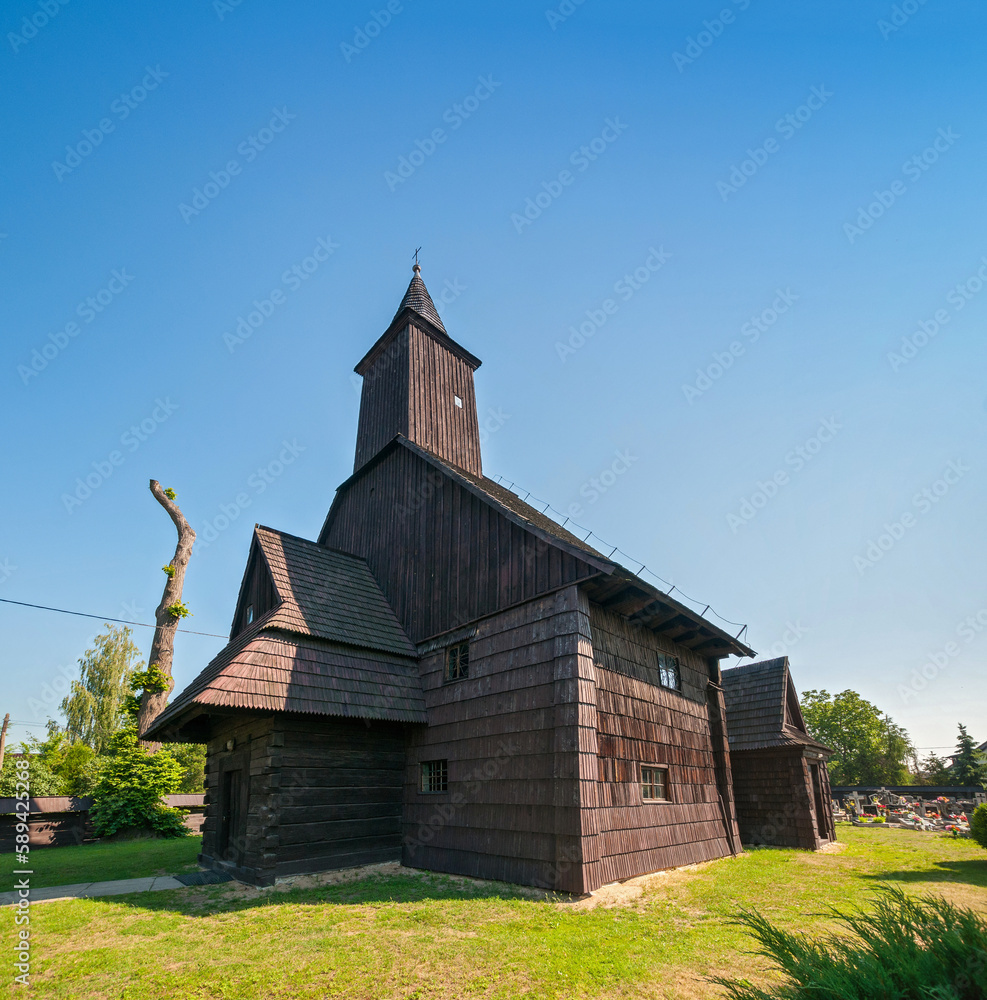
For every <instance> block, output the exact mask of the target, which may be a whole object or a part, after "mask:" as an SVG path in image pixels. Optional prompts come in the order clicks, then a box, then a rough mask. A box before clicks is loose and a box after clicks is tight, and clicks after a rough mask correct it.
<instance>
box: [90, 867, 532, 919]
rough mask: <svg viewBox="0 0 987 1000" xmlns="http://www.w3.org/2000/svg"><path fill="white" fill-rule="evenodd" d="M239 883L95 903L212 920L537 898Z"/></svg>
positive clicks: (406, 885)
mask: <svg viewBox="0 0 987 1000" xmlns="http://www.w3.org/2000/svg"><path fill="white" fill-rule="evenodd" d="M237 886H238V884H237V883H229V882H227V883H223V884H221V885H210V886H190V887H189V888H187V889H172V890H166V891H162V892H142V893H131V894H129V895H126V896H101V897H96V898H95V899H93V900H92V902H95V903H105V904H109V905H111V906H129V907H134V908H138V909H142V910H152V911H158V912H163V911H170V912H172V913H177V914H181V915H182V916H188V917H208V916H211V915H212V914H214V913H233V912H238V911H241V910H250V909H254V908H256V907H262V906H317V905H329V906H372V905H374V904H378V903H424V902H439V901H453V900H471V899H497V900H503V901H505V902H509V901H520V900H524V901H527V902H531V901H532V900H533V899H535V898H537V897H536V896H535V894H534V893H533V892H532V891H531V890H526V889H524V888H520V887H518V886H512V885H506V884H504V883H499V882H491V883H486V884H482V883H481V884H476V883H472V882H468V881H461V880H459V879H456V878H449V877H446V876H443V875H434V874H428V875H420V876H416V875H381V876H375V875H372V876H370V877H368V878H364V879H360V880H358V881H354V882H347V883H344V884H342V885H326V886H317V887H315V888H311V889H304V888H288V889H273V888H269V889H262V890H260V891H259V892H257V893H254V892H253V891H252V890H248V891H249V895H243V894H242V893H243V889H242V887H237Z"/></svg>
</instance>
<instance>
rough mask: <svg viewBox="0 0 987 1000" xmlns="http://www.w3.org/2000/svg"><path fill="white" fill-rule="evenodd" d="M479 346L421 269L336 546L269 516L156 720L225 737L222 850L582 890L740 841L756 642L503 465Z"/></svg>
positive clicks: (256, 860)
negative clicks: (640, 568)
mask: <svg viewBox="0 0 987 1000" xmlns="http://www.w3.org/2000/svg"><path fill="white" fill-rule="evenodd" d="M479 365H480V361H479V360H478V359H477V358H476V357H475V356H474V355H473V354H471V353H470V352H469V351H468V350H466V349H465V348H464V347H462V346H461V345H460V344H458V343H457V342H456V341H455V340H453V339H452V338H451V337H450V336H449V334H448V333H447V332H446V329H445V326H444V325H443V322H442V319H441V318H440V317H439V314H438V313H437V311H436V309H435V306H434V304H433V302H432V299H431V298H430V296H429V294H428V291H427V290H426V288H425V285H424V283H423V281H422V279H421V275H420V271H419V267H418V265H417V264H416V265H415V268H414V277H413V278H412V281H411V284H410V286H409V287H408V291H407V293H406V294H405V296H404V299H403V300H402V302H401V305H400V307H399V308H398V311H397V313H396V314H395V316H394V319H393V320H392V321H391V324H390V325H389V326H388V328H387V329H386V330H385V331H384V333H383V335H382V336H381V337H380V338H379V339H378V340H377V342H376V343H375V344H374V345H373V346H372V347H371V348H370V350H369V351H368V352H367V354H366V355H365V356H364V357H363V359H362V360H361V361H360V362H359V363H358V364H357V366H356V371H357V373H358V374H359V375H361V376H362V378H363V384H362V395H361V401H360V418H359V428H358V432H357V441H356V460H355V463H354V471H353V474H352V475H351V476H350V477H349V478H348V479H347V480H346V481H345V482H344V483H342V485H340V487H339V488H338V490H337V492H336V496H335V499H334V501H333V503H332V507H331V509H330V510H329V513H328V516H327V517H326V520H325V524H324V526H323V528H322V531H321V533H320V534H319V537H318V540H317V541H311V540H308V539H303V538H298V537H295V536H293V535H288V534H285V533H284V532H280V531H277V530H275V529H273V528H265V527H261V526H257V528H256V529H255V533H254V537H253V542H252V544H251V548H250V554H249V556H248V558H247V566H246V571H245V573H244V577H243V582H242V584H241V587H240V594H239V597H238V599H237V603H236V610H235V612H234V616H233V627H232V632H231V637H230V641H229V643H228V645H227V646H226V647H225V648H224V649H223V650H222V652H220V653H219V655H218V656H216V658H215V659H214V660H213V661H212V662H211V663H210V664H209V665H208V666H207V667H206V668H205V669H204V670H203V671H202V673H201V674H200V675H199V676H198V677H197V678H196V679H195V681H193V682H192V684H191V685H190V686H189V687H188V688H187V689H186V690H184V691H183V692H182V693H181V694H180V695H179V696H178V697H177V698H175V699H174V701H173V702H172V704H171V705H169V707H168V708H167V709H166V710H165V712H164V713H163V714H162V715H161V716H159V718H158V719H157V720H156V721H155V723H154V724H153V726H152V727H151V729H150V730H149V731H148V733H147V734H146V735H149V736H153V737H154V738H155V739H159V740H165V741H168V740H180V741H194V742H203V743H207V744H208V758H207V769H206V786H207V792H206V819H205V824H204V835H203V845H202V855H201V859H200V860H201V861H202V862H203V863H204V864H206V865H208V866H211V867H214V868H217V869H222V870H226V871H229V872H231V873H232V874H233V875H235V876H236V877H237V878H240V879H242V880H245V881H249V882H253V883H257V884H270V883H271V882H273V880H274V879H276V878H278V877H281V876H286V875H290V874H295V873H301V872H314V871H322V870H326V869H332V868H342V867H347V866H354V865H360V864H367V863H371V862H381V861H390V860H403V862H404V863H405V864H406V865H409V866H412V867H417V868H426V869H433V870H436V871H443V872H455V873H459V874H463V875H470V876H477V877H483V878H491V879H503V880H506V881H510V882H515V883H523V884H529V885H537V886H543V887H546V888H552V889H558V890H563V891H569V892H576V893H581V892H587V891H591V890H593V889H595V888H597V887H599V886H600V885H603V884H605V883H607V882H611V881H614V880H616V879H625V878H629V877H631V876H634V875H639V874H642V873H644V872H650V871H655V870H658V869H662V868H669V867H674V866H677V865H683V864H688V863H692V862H698V861H706V860H709V859H712V858H719V857H723V856H724V855H729V854H734V853H737V852H739V851H740V850H741V841H740V834H739V830H738V825H737V817H736V808H735V803H734V792H733V780H734V779H733V776H732V773H731V765H730V750H729V746H728V734H727V722H726V712H725V705H724V697H723V689H722V685H721V672H720V661H721V660H722V659H723V658H724V657H727V656H730V655H732V654H736V655H741V656H753V655H754V654H753V651H752V650H751V649H749V648H748V647H747V646H746V645H744V643H742V642H740V641H739V640H738V639H736V638H734V637H733V636H731V635H730V634H728V633H726V632H724V631H722V630H721V629H720V628H719V627H717V626H716V625H714V624H713V623H712V622H710V621H708V620H706V619H705V618H704V617H703V616H702V615H699V614H697V613H696V612H695V611H693V610H692V609H690V608H688V607H686V606H684V605H683V604H681V603H679V602H678V601H676V600H675V599H674V598H672V597H669V596H668V595H666V594H664V593H662V592H661V591H659V590H658V589H656V588H655V587H653V586H652V585H651V584H649V583H647V582H645V581H644V580H642V579H640V578H639V577H637V576H635V575H634V574H633V573H631V572H629V571H628V570H627V569H625V568H624V567H623V566H621V565H619V564H617V563H615V562H613V561H611V560H610V559H609V558H607V557H606V556H604V555H603V554H602V553H600V552H598V551H597V550H595V549H593V548H591V547H590V546H588V545H586V544H585V543H584V542H583V541H582V540H580V539H579V538H577V537H575V536H574V535H572V534H571V533H569V532H568V531H566V530H565V529H564V528H562V527H560V526H559V525H558V524H557V523H556V522H554V521H553V520H551V519H550V518H548V517H545V516H544V515H543V514H542V513H540V512H539V511H537V510H535V509H534V508H532V507H530V506H529V505H528V504H526V503H524V502H523V501H522V500H520V499H519V498H518V497H517V496H516V495H515V494H513V493H511V492H510V491H509V490H506V489H504V488H503V487H501V486H499V485H498V484H496V483H495V482H493V481H492V480H490V479H487V478H486V477H484V475H483V470H482V465H481V456H480V433H479V427H478V422H477V410H476V399H475V395H474V387H473V373H474V372H475V371H476V369H477V368H478V367H479Z"/></svg>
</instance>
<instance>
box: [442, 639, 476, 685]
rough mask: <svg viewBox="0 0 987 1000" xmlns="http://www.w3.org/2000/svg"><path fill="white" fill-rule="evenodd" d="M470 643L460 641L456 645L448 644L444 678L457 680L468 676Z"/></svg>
mask: <svg viewBox="0 0 987 1000" xmlns="http://www.w3.org/2000/svg"><path fill="white" fill-rule="evenodd" d="M469 672H470V644H469V643H468V642H461V643H460V644H459V645H458V646H450V647H449V649H448V650H447V651H446V680H447V681H458V680H460V679H461V678H463V677H469Z"/></svg>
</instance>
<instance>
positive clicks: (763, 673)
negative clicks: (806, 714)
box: [723, 656, 836, 850]
mask: <svg viewBox="0 0 987 1000" xmlns="http://www.w3.org/2000/svg"><path fill="white" fill-rule="evenodd" d="M723 692H724V698H725V704H726V713H727V729H728V732H729V735H730V758H731V761H732V764H733V768H732V770H733V790H734V797H735V800H736V806H737V819H738V822H739V824H740V835H741V838H742V839H743V841H744V842H745V843H750V844H762V845H770V846H777V847H801V848H805V849H807V850H813V849H815V848H818V847H820V846H821V845H822V844H823V843H825V842H826V841H829V840H835V839H836V828H835V826H834V824H833V817H832V812H831V810H830V807H829V802H830V787H829V774H828V772H827V768H826V757H827V756H828V754H829V753H830V751H829V749H828V748H827V747H824V746H823V745H822V744H821V743H819V742H818V741H817V740H814V739H812V737H810V736H809V734H808V733H807V732H806V729H805V722H804V720H803V718H802V712H801V709H800V708H799V702H798V694H797V692H796V690H795V686H794V684H793V683H792V678H791V673H790V671H789V666H788V657H787V656H782V657H778V658H776V659H773V660H763V661H761V662H759V663H748V664H745V665H744V666H742V667H735V668H733V669H732V670H725V671H723ZM813 765H815V766H816V768H817V773H818V779H819V785H820V787H819V795H818V803H819V807H817V795H816V789H815V786H814V782H813V774H812V771H811V768H812V766H813Z"/></svg>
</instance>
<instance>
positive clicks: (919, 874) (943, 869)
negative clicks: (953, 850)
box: [863, 858, 987, 888]
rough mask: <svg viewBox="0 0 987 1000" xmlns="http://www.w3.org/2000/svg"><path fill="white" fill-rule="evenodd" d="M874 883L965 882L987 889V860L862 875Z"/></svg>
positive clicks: (943, 862) (942, 863) (940, 862)
mask: <svg viewBox="0 0 987 1000" xmlns="http://www.w3.org/2000/svg"><path fill="white" fill-rule="evenodd" d="M863 878H866V879H868V880H870V881H874V882H965V883H967V884H968V885H977V886H983V887H984V888H987V858H984V859H983V860H979V859H977V860H971V861H937V862H935V864H934V866H933V867H932V868H918V869H909V870H907V871H897V872H875V873H873V874H869V875H863Z"/></svg>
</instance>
